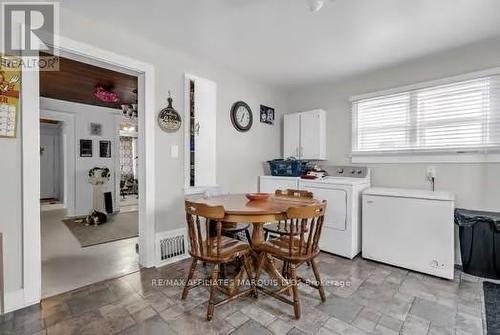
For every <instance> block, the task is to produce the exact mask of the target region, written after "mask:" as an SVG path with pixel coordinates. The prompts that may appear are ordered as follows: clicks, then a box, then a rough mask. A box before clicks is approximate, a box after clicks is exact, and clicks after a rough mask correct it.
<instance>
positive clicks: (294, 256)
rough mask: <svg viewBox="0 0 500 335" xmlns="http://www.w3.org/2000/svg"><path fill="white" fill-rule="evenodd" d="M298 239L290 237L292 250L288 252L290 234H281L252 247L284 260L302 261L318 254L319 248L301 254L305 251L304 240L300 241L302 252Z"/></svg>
mask: <svg viewBox="0 0 500 335" xmlns="http://www.w3.org/2000/svg"><path fill="white" fill-rule="evenodd" d="M300 244H301V243H300V239H298V238H296V237H294V238H292V252H291V254H290V253H289V245H290V235H288V236H281V237H279V238H276V239H272V240H270V241H266V242H264V243H261V244H259V245H255V246H254V249H255V250H256V251H259V252H265V253H268V254H270V255H272V256H274V257H276V258H280V259H283V260H286V261H291V262H302V261H306V260H309V259H311V258H313V257H315V256H317V255H318V254H319V248H316V250H313V251H312V254H310V255H308V256H304V255H302V254H303V253H305V248H306V241H302V254H300V253H299V251H300Z"/></svg>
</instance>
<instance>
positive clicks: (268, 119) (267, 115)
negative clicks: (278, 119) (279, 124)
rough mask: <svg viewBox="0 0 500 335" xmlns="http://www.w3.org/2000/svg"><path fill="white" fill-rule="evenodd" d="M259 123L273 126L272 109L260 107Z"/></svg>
mask: <svg viewBox="0 0 500 335" xmlns="http://www.w3.org/2000/svg"><path fill="white" fill-rule="evenodd" d="M260 122H262V123H267V124H274V108H271V107H267V106H264V105H260Z"/></svg>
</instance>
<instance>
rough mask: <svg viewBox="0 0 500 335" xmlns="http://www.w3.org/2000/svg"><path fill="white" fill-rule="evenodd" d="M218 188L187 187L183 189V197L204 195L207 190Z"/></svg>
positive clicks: (215, 186) (216, 186) (214, 186)
mask: <svg viewBox="0 0 500 335" xmlns="http://www.w3.org/2000/svg"><path fill="white" fill-rule="evenodd" d="M218 187H219V186H218V185H213V186H194V187H192V186H187V187H184V195H199V194H203V195H204V194H205V193H206V192H207V191H209V190H213V189H217V188H218Z"/></svg>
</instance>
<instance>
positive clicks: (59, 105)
mask: <svg viewBox="0 0 500 335" xmlns="http://www.w3.org/2000/svg"><path fill="white" fill-rule="evenodd" d="M40 109H42V110H48V111H53V112H62V113H64V114H71V115H73V117H74V120H75V131H74V141H75V142H74V143H75V150H74V156H73V157H70V158H69V159H74V160H75V170H74V174H75V175H74V178H75V212H74V215H75V216H80V215H87V214H89V212H90V211H91V210H92V186H91V185H90V184H89V182H88V172H89V170H90V169H92V168H93V167H96V166H97V167H107V168H109V169H110V170H111V179H110V181H109V182H108V183H107V184H106V185H105V187H104V192H112V194H113V200H114V208H116V204H117V203H118V202H119V199H116V188H115V183H116V182H117V178H116V175H117V172H118V171H115V170H116V160H119V157H120V156H119V155H120V152H119V150H120V147H119V143H118V142H117V141H116V139H117V136H118V128H117V119H120V118H121V113H120V111H119V110H116V109H111V108H105V107H98V106H91V105H85V104H79V103H73V102H68V101H61V100H54V99H47V98H41V99H40ZM91 122H92V123H99V124H101V125H102V136H92V135H90V123H91ZM80 139H88V140H92V145H93V157H80ZM99 141H111V158H101V157H99Z"/></svg>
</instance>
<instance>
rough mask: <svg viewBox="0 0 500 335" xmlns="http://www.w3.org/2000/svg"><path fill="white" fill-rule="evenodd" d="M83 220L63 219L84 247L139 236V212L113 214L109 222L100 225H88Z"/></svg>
mask: <svg viewBox="0 0 500 335" xmlns="http://www.w3.org/2000/svg"><path fill="white" fill-rule="evenodd" d="M81 221H82V219H78V218H76V219H66V220H63V222H64V224H65V225H66V227H68V229H69V230H70V231H71V232H72V233H73V235H74V236H75V237H76V239H77V240H78V242H80V245H81V246H82V247H89V246H92V245H96V244H102V243H108V242H112V241H118V240H124V239H127V238H132V237H136V236H139V215H138V212H128V213H119V214H116V215H111V216H109V217H108V222H106V223H104V224H101V225H99V226H94V225H87V224H86V223H85V222H81Z"/></svg>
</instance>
